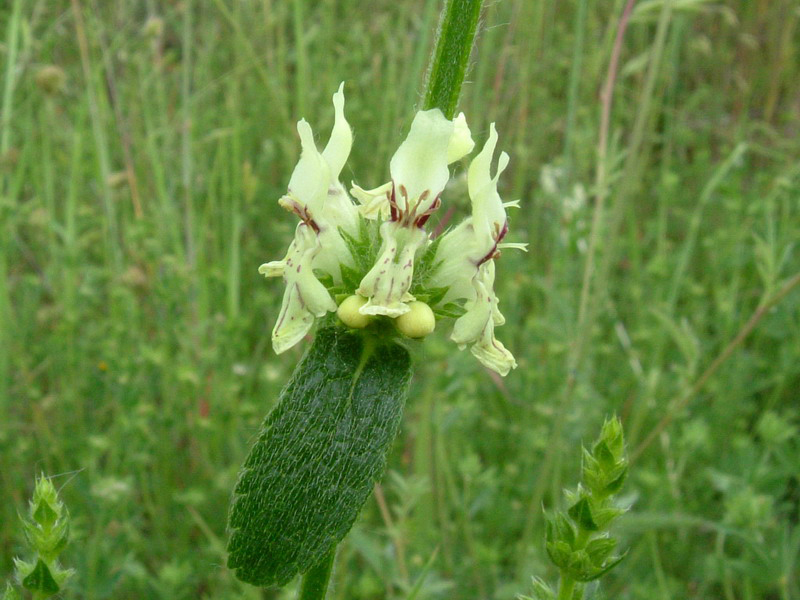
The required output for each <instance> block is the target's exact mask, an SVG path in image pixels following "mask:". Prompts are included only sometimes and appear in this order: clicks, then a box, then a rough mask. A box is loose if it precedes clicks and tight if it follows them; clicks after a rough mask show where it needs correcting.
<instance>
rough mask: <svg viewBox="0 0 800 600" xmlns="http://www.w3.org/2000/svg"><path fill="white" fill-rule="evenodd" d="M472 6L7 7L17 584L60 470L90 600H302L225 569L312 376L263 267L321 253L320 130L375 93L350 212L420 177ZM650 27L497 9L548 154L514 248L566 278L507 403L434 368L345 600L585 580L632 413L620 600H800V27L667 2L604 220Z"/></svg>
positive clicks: (592, 14) (538, 166)
mask: <svg viewBox="0 0 800 600" xmlns="http://www.w3.org/2000/svg"><path fill="white" fill-rule="evenodd" d="M440 4H441V3H440V1H439V0H403V1H402V2H397V1H395V0H391V1H389V0H374V1H371V2H369V3H365V2H360V1H356V0H340V1H336V2H335V1H333V0H325V1H312V0H292V1H288V0H287V1H279V0H247V1H241V2H238V1H237V2H234V1H232V0H202V1H201V0H182V1H180V2H178V1H172V2H166V1H165V2H157V1H155V0H147V1H139V0H117V1H115V2H105V1H101V0H71V1H70V2H68V1H66V0H8V1H6V2H3V3H2V7H0V27H1V29H0V31H3V32H4V39H3V45H2V46H1V47H0V59H1V60H0V64H2V65H3V66H2V76H0V81H1V82H2V86H3V87H2V90H0V94H1V96H0V97H1V98H2V100H1V101H2V133H1V134H0V182H1V184H2V187H1V188H0V573H3V574H6V573H11V570H12V565H11V558H12V556H13V555H14V554H15V553H17V552H19V549H20V545H19V544H20V541H21V540H20V536H21V531H20V529H19V526H18V522H17V519H16V513H17V511H19V510H22V509H23V508H24V502H25V501H26V499H27V498H28V497H29V496H30V492H31V489H32V486H33V483H34V475H35V474H36V473H38V472H40V471H43V472H44V473H47V474H51V475H56V478H55V480H54V481H55V483H56V485H57V486H59V487H61V486H63V488H62V491H61V495H62V498H63V500H64V501H65V503H66V504H67V506H68V507H69V509H70V511H71V514H72V516H73V522H74V524H75V527H74V541H73V543H72V545H71V547H70V550H69V551H68V552H67V553H65V555H64V556H63V560H64V563H65V564H66V565H67V566H71V567H74V568H75V569H76V570H77V575H76V577H75V579H74V580H73V582H72V584H71V591H70V592H69V593H68V594H67V595H66V597H67V598H115V599H122V598H165V599H167V598H168V599H179V598H201V597H202V598H259V597H264V598H288V597H291V596H290V593H289V592H265V593H264V594H263V596H262V593H261V592H260V591H258V590H255V589H252V588H248V587H247V586H244V585H242V584H239V583H238V582H237V581H236V580H235V579H234V578H233V577H232V575H231V574H230V573H229V572H228V571H227V570H226V569H225V567H224V561H225V556H224V545H225V540H226V534H225V520H226V511H227V506H228V498H229V493H230V490H231V488H232V486H233V483H234V480H235V477H236V472H237V469H238V467H239V465H240V463H241V461H242V459H243V457H244V456H245V453H246V450H247V448H248V446H249V444H250V442H251V440H252V437H253V435H254V433H255V432H256V430H257V427H258V424H259V422H260V421H261V419H262V418H263V416H264V415H265V413H266V412H267V411H268V410H269V409H270V407H271V406H272V403H273V402H274V400H275V398H276V396H277V392H278V390H279V388H280V387H281V385H282V384H283V383H284V382H285V381H286V379H287V376H288V374H289V373H290V371H291V369H292V367H293V366H294V364H295V363H296V361H297V359H298V357H299V355H300V353H301V352H302V350H303V348H296V349H295V351H292V352H289V353H287V354H286V355H283V356H280V357H276V356H274V355H273V353H272V351H271V348H270V344H269V335H270V330H271V327H272V323H273V321H274V316H275V314H276V311H277V308H278V306H279V302H280V295H281V293H282V286H281V284H280V283H279V282H276V281H264V280H263V278H261V277H260V276H259V275H258V273H257V271H256V269H257V267H258V265H259V264H261V263H262V262H264V261H266V260H271V259H275V258H278V257H280V256H282V253H283V251H284V249H285V247H286V244H287V243H288V240H289V238H290V234H291V229H292V227H293V220H292V219H291V218H288V216H287V215H286V214H285V213H284V212H283V211H282V210H280V209H279V207H278V205H277V202H276V201H277V198H278V197H279V196H280V195H281V194H282V193H283V191H284V190H285V186H286V183H287V181H288V177H289V174H290V172H291V169H292V167H293V165H294V162H295V160H296V158H297V155H298V150H299V142H298V140H297V138H296V134H295V131H294V126H295V121H296V120H297V119H298V118H299V117H301V116H305V117H306V118H307V119H309V120H310V121H311V122H312V123H313V125H314V126H315V130H316V131H317V132H318V133H319V134H320V135H321V136H323V137H324V136H327V128H328V127H329V126H330V125H331V123H332V116H333V115H332V110H331V107H330V96H331V94H332V93H333V91H335V89H336V87H337V85H338V83H339V82H340V81H341V80H344V81H346V94H347V107H346V110H347V115H348V119H349V120H350V122H351V124H352V125H353V127H354V129H355V132H356V145H355V147H354V152H353V155H352V157H351V160H350V162H349V164H348V166H347V167H346V170H345V173H344V178H345V181H349V179H350V178H351V177H353V174H354V173H357V174H358V178H359V179H358V183H360V184H362V185H364V186H365V187H369V186H373V185H377V184H379V183H382V182H383V181H384V180H385V179H386V175H387V172H386V171H387V169H386V166H387V164H388V162H387V161H388V157H389V156H390V155H391V153H392V152H393V151H394V149H395V147H396V145H397V144H398V142H399V141H400V140H401V139H402V135H403V132H404V130H405V129H404V128H405V127H407V125H408V123H409V122H410V118H411V117H412V115H413V112H412V109H413V107H414V106H415V103H417V102H418V101H419V90H420V84H421V80H422V78H423V75H424V68H425V64H426V61H427V58H428V55H429V52H430V47H431V43H432V33H433V29H434V26H435V21H436V15H437V13H438V10H439V8H440ZM624 4H625V2H624V1H623V0H597V1H595V2H589V1H588V0H572V1H569V2H567V1H561V2H558V1H557V0H538V1H536V2H533V1H526V0H503V1H500V2H492V3H490V4H489V5H488V6H487V9H486V11H485V17H484V23H483V30H482V34H481V37H480V40H479V50H478V52H477V53H476V55H475V57H474V67H473V69H472V71H471V74H470V76H469V80H470V83H469V84H468V85H467V86H466V88H465V91H464V95H463V99H462V103H461V109H463V110H464V111H465V112H466V113H467V115H468V118H469V120H470V123H471V125H472V129H473V132H474V134H475V137H476V138H477V139H478V140H479V141H482V140H483V139H485V136H486V134H487V131H488V124H489V123H490V122H492V121H497V127H498V130H499V132H500V136H501V137H500V146H501V147H502V148H504V149H505V150H507V151H508V152H509V153H510V154H511V156H512V162H511V166H510V167H509V170H508V171H507V172H506V174H505V175H504V177H503V180H502V186H503V188H504V197H505V198H507V199H513V198H521V200H522V202H521V205H522V208H521V209H520V210H518V211H516V212H513V213H512V234H511V235H510V238H509V239H513V240H515V241H528V242H530V245H531V247H530V252H529V253H528V254H526V255H522V254H521V253H508V255H507V256H504V257H503V259H502V260H501V261H500V263H499V269H498V288H499V296H500V299H501V304H502V309H503V312H504V313H505V314H506V316H507V318H508V323H507V324H506V326H505V327H503V328H502V329H500V330H499V331H498V334H499V336H500V338H501V339H502V340H503V341H504V342H505V343H506V345H507V346H508V347H509V348H510V349H512V350H513V352H514V354H515V355H516V356H517V359H518V361H519V363H520V366H519V368H518V369H517V370H516V371H514V372H513V373H512V374H511V375H510V376H509V377H508V378H506V379H504V380H500V379H498V378H494V377H492V376H490V374H489V373H487V372H486V371H484V370H483V369H482V368H480V367H479V366H478V363H477V362H476V361H475V360H474V359H473V358H472V357H471V356H470V355H469V353H467V352H464V353H460V354H458V353H455V351H454V347H453V345H452V343H451V342H449V341H448V340H447V334H448V333H447V332H446V331H441V332H438V333H437V334H436V335H434V336H432V338H431V339H429V340H428V341H426V343H425V344H424V345H419V346H416V347H415V348H416V349H415V355H416V365H417V366H416V377H415V380H414V382H413V386H412V391H411V396H410V399H409V402H408V406H407V410H406V417H405V421H404V425H403V429H402V432H401V434H400V437H399V438H398V441H397V443H396V444H395V450H394V452H393V455H392V459H391V462H390V471H389V472H388V473H387V475H386V477H385V478H384V481H383V483H382V485H381V486H380V488H379V489H378V490H377V493H376V495H375V499H374V500H371V501H370V502H369V503H368V505H367V509H366V510H365V512H364V514H363V515H362V517H361V518H360V520H359V522H358V524H357V526H356V528H355V529H354V530H353V532H352V533H351V534H350V536H349V537H348V538H347V540H346V541H345V543H344V544H343V545H342V548H341V552H340V554H339V557H338V560H337V569H336V574H335V585H336V589H335V593H334V594H332V597H333V598H338V599H344V598H347V599H378V598H384V597H386V598H392V599H399V598H406V597H407V594H408V591H409V590H410V588H411V586H413V585H414V582H416V581H417V580H418V578H419V577H420V575H421V574H423V573H425V574H426V578H425V580H424V583H423V585H422V588H421V590H420V592H419V595H418V596H417V598H431V599H434V598H448V599H449V598H452V599H478V598H480V599H495V598H496V599H500V598H502V599H509V598H513V597H514V595H515V593H518V592H526V591H527V589H528V582H529V578H530V576H531V575H534V574H536V575H540V576H545V577H548V578H550V579H551V580H552V579H553V578H554V576H555V573H554V572H553V571H552V570H548V569H551V567H550V566H549V563H548V561H547V560H546V557H545V554H544V549H543V543H544V542H543V516H542V505H544V506H546V507H554V506H556V505H558V504H559V502H560V501H561V490H562V488H563V487H565V486H570V485H573V484H574V482H576V481H577V477H578V471H579V456H580V452H579V450H580V443H581V442H582V441H585V442H586V443H588V442H590V441H591V440H592V439H594V438H595V437H596V435H597V432H598V431H599V428H600V425H601V423H602V421H603V418H604V416H605V415H607V414H609V413H612V412H616V413H618V414H619V415H620V416H621V417H622V418H623V420H624V424H625V429H626V436H627V439H628V442H629V447H630V449H631V451H632V458H633V459H634V460H633V464H632V469H631V472H632V474H631V478H630V480H629V482H628V484H627V485H626V488H625V492H626V494H627V502H629V503H632V504H633V509H632V511H631V512H630V513H629V514H628V515H626V517H625V518H623V519H622V520H621V524H620V528H619V530H618V531H619V533H620V537H621V538H622V539H621V546H622V547H623V548H624V547H629V548H630V553H629V555H628V557H627V558H626V560H625V561H624V562H623V563H622V565H621V566H620V567H618V568H617V569H616V570H615V571H614V572H613V573H612V574H611V576H610V577H609V578H608V579H607V580H605V582H604V585H603V588H604V590H605V594H606V596H607V597H608V598H630V599H643V600H653V599H667V598H724V599H726V600H733V599H736V598H747V599H750V598H752V599H755V598H759V599H761V598H764V599H780V600H787V599H789V598H798V597H800V588H799V587H798V585H799V584H798V580H797V573H798V566H797V563H798V553H800V525H798V512H799V511H800V508H799V506H800V481H799V480H798V472H799V469H798V465H800V441H798V436H797V427H798V406H799V405H798V400H799V399H800V342H799V341H798V340H800V291H798V290H797V289H793V290H791V291H789V293H786V294H783V295H780V292H781V288H782V286H784V285H786V282H787V281H789V285H790V286H791V285H792V281H795V283H796V280H790V278H791V277H793V276H794V275H795V274H796V273H797V272H798V271H800V256H798V249H797V247H796V243H797V240H798V239H800V202H798V200H800V137H799V136H798V134H800V27H799V26H798V21H800V9H799V8H798V5H797V3H796V2H794V1H792V0H727V1H719V2H707V1H703V0H639V1H638V2H636V8H635V10H634V13H633V16H632V19H631V22H630V25H629V28H628V31H627V33H626V36H625V40H624V44H623V46H622V54H621V61H620V71H619V76H618V80H617V84H616V87H615V89H614V107H613V112H612V115H611V124H610V129H609V144H608V153H607V155H606V158H605V160H604V161H603V162H602V163H601V166H602V167H603V168H604V169H605V170H606V173H607V177H606V178H605V179H603V178H602V177H601V180H600V181H601V186H600V187H598V186H597V185H596V181H597V179H596V172H597V169H598V160H599V156H598V136H599V125H598V124H599V121H600V114H601V102H600V100H599V91H600V89H601V86H602V84H603V82H604V80H605V78H606V72H607V69H608V65H609V60H610V57H611V54H612V46H613V41H614V35H615V33H616V30H617V24H618V22H619V18H620V15H621V14H622V10H623V5H624ZM600 159H601V160H602V155H600ZM460 172H461V173H462V174H463V170H461V171H460ZM603 181H605V182H606V183H607V185H602V184H603ZM446 196H447V197H446V199H445V202H446V204H445V207H444V208H443V210H442V215H443V218H447V219H459V218H460V217H461V215H463V214H466V212H467V210H468V206H467V202H466V200H465V195H464V189H463V186H462V185H461V184H456V185H455V186H454V187H453V188H452V189H451V190H449V192H448V193H447V194H446ZM598 198H600V199H601V201H600V202H598ZM597 215H599V217H600V220H599V224H600V227H599V228H598V229H596V237H595V240H596V246H595V250H594V251H592V243H591V239H592V236H591V231H592V223H593V219H595V218H596V216H597ZM590 254H591V255H592V256H593V257H594V258H593V260H592V261H589V260H587V257H588V256H589V255H590ZM784 291H786V288H784ZM776 294H778V295H779V296H778V297H777V298H776ZM770 299H777V301H776V302H770ZM754 312H755V320H754V321H752V322H751V324H754V325H755V326H754V327H751V328H749V329H748V328H747V323H748V320H749V319H751V316H752V315H753V314H754ZM743 327H744V328H745V329H744V330H743V329H742V328H743ZM742 334H747V335H742ZM737 336H738V337H737ZM726 348H727V350H726ZM715 360H716V362H715ZM709 367H711V369H710V370H709ZM665 417H666V418H667V419H669V423H664V424H665V425H666V427H663V430H661V429H655V428H656V427H657V424H658V423H659V422H660V421H661V420H662V419H664V418H665Z"/></svg>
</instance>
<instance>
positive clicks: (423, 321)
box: [395, 301, 436, 338]
mask: <svg viewBox="0 0 800 600" xmlns="http://www.w3.org/2000/svg"><path fill="white" fill-rule="evenodd" d="M408 307H409V309H410V310H409V311H408V312H407V313H405V314H402V315H400V316H399V317H397V319H395V325H397V329H398V330H399V331H400V333H402V334H403V335H406V336H408V337H410V338H424V337H425V336H426V335H428V334H429V333H432V332H433V330H434V328H435V327H436V317H434V316H433V311H432V310H431V307H430V306H428V305H427V304H425V303H424V302H418V301H416V302H409V303H408Z"/></svg>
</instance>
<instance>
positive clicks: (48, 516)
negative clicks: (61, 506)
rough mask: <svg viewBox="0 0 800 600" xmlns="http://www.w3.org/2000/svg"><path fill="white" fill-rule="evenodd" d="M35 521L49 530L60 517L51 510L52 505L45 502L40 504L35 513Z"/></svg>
mask: <svg viewBox="0 0 800 600" xmlns="http://www.w3.org/2000/svg"><path fill="white" fill-rule="evenodd" d="M33 519H34V521H36V522H37V523H38V524H39V525H40V526H42V527H43V528H49V527H51V526H52V525H53V523H55V522H56V519H58V515H57V514H56V511H54V510H53V509H52V508H50V504H49V503H48V502H46V501H44V500H42V501H41V502H39V503H38V504H37V506H36V508H35V509H34V511H33Z"/></svg>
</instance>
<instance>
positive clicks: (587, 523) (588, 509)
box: [569, 496, 599, 531]
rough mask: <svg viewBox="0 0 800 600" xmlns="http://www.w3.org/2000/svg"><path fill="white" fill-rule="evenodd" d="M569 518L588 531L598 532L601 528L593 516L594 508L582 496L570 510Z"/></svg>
mask: <svg viewBox="0 0 800 600" xmlns="http://www.w3.org/2000/svg"><path fill="white" fill-rule="evenodd" d="M569 516H570V517H572V520H573V521H575V522H576V523H578V525H580V527H581V528H582V529H585V530H586V531H597V530H598V529H599V527H598V526H597V523H595V520H594V517H593V516H592V506H591V504H590V503H589V499H588V498H587V497H586V496H582V497H581V498H580V500H578V501H577V502H576V503H575V504H573V505H572V507H570V509H569Z"/></svg>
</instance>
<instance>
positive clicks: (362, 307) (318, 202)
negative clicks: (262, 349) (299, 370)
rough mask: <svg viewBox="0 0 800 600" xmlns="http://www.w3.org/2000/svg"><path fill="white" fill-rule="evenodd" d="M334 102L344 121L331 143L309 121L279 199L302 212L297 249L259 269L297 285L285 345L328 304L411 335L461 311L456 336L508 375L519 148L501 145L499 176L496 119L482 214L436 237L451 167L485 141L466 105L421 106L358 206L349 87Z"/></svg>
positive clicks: (288, 297)
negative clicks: (508, 175)
mask: <svg viewBox="0 0 800 600" xmlns="http://www.w3.org/2000/svg"><path fill="white" fill-rule="evenodd" d="M333 106H334V110H335V121H334V125H333V130H332V132H331V135H330V139H329V140H328V143H327V145H326V146H325V148H324V149H323V150H322V152H320V151H319V149H318V148H317V146H316V144H315V143H314V136H313V133H312V130H311V127H310V125H309V124H308V123H307V122H306V121H305V120H304V119H303V120H301V121H300V122H299V123H298V124H297V131H298V133H299V134H300V141H301V144H302V152H301V156H300V160H299V162H298V163H297V166H296V167H295V169H294V172H293V173H292V176H291V179H290V180H289V189H288V192H287V194H286V195H285V196H283V197H282V198H281V199H280V201H279V203H280V205H281V206H283V207H284V208H285V209H287V210H289V211H290V212H293V213H294V214H295V215H296V216H297V217H298V218H299V220H300V221H299V223H298V225H297V228H296V230H295V236H294V240H293V241H292V243H291V244H290V245H289V250H288V252H287V254H286V256H285V258H284V259H283V260H280V261H273V262H270V263H266V264H264V265H261V267H260V268H259V272H260V273H262V274H263V275H265V276H267V277H276V276H282V277H283V279H284V281H285V283H286V290H285V293H284V296H283V304H282V306H281V311H280V314H279V316H278V320H277V322H276V324H275V328H274V330H273V332H272V344H273V347H274V349H275V352H277V353H281V352H284V351H285V350H287V349H288V348H290V347H292V346H294V345H295V344H296V343H297V342H298V341H300V340H301V339H302V338H303V336H305V335H306V333H308V331H309V329H310V328H311V326H312V325H313V323H314V320H315V319H316V318H318V317H322V316H324V315H325V314H326V313H328V312H337V314H338V315H339V318H340V319H341V320H342V321H343V322H344V323H345V324H346V325H348V326H350V327H366V326H368V325H369V324H370V323H371V322H373V321H374V320H375V319H381V318H384V319H386V318H388V319H392V320H393V321H394V323H395V325H396V326H397V329H398V330H399V331H400V332H401V333H403V334H405V335H407V336H409V337H424V336H425V335H427V334H428V333H430V332H432V331H433V329H434V326H435V322H436V318H437V317H439V318H442V317H443V316H445V315H447V316H452V317H455V319H456V320H455V325H454V328H453V333H452V335H451V339H452V340H453V341H454V342H455V343H456V344H458V346H459V347H460V348H461V349H463V348H465V347H466V346H471V350H472V353H473V354H474V355H475V356H476V357H477V358H478V360H480V361H481V362H482V363H483V364H484V365H486V366H487V367H489V368H490V369H492V370H494V371H496V372H497V373H499V374H501V375H506V374H507V373H508V372H509V370H511V369H512V368H514V367H516V366H517V365H516V361H515V360H514V357H513V355H512V354H511V353H510V352H509V351H508V350H507V349H506V348H505V347H504V346H503V344H502V343H501V342H499V341H498V340H497V339H496V338H495V336H494V328H495V327H496V326H498V325H502V324H503V322H504V320H505V319H504V318H503V315H502V314H501V313H500V310H499V308H498V301H497V296H496V295H495V293H494V277H495V264H494V261H495V259H496V258H498V257H499V255H500V250H501V249H503V248H520V249H524V248H525V244H515V243H507V242H503V239H504V237H505V235H506V233H507V232H508V219H507V217H506V208H507V207H509V206H516V203H515V202H503V201H502V200H501V198H500V196H499V194H498V192H497V182H498V178H499V177H500V174H501V173H502V172H503V170H504V169H505V168H506V166H507V165H508V155H507V154H506V153H505V152H501V153H500V157H499V160H498V162H497V166H496V168H495V172H494V174H492V166H493V162H494V158H493V157H494V152H495V147H496V145H497V132H496V131H495V128H494V124H492V126H491V131H490V135H489V139H488V140H487V141H486V143H485V145H484V147H483V149H482V150H481V151H480V152H479V153H478V154H477V155H476V156H475V158H473V159H472V162H471V163H470V166H469V170H468V172H467V187H468V192H469V197H470V200H471V203H472V216H471V217H469V218H467V219H466V220H465V221H464V222H462V223H461V224H460V225H458V226H457V227H455V228H453V229H451V230H449V231H448V232H446V233H445V234H443V235H441V236H439V237H438V238H436V239H435V240H432V239H431V236H430V234H429V233H428V232H427V231H426V230H425V224H426V222H427V221H428V219H429V218H430V216H431V215H432V214H433V213H434V212H435V211H436V210H437V209H438V208H439V206H440V205H441V195H442V192H443V191H444V189H445V186H446V185H447V182H448V180H449V179H450V171H449V168H448V165H450V164H451V163H453V162H455V161H458V160H460V159H462V158H464V157H465V156H466V155H467V154H469V153H470V152H471V151H472V149H473V148H474V146H475V144H474V142H473V141H472V136H471V134H470V130H469V127H468V126H467V122H466V119H465V118H464V115H463V113H462V114H460V115H458V117H457V118H455V119H453V120H449V119H447V118H445V116H444V114H443V113H442V112H441V111H440V110H439V109H433V110H426V111H420V112H418V113H417V114H416V116H415V117H414V121H413V123H412V124H411V131H410V132H409V134H408V137H407V138H406V139H405V141H403V143H402V144H400V147H399V148H398V149H397V152H395V154H394V156H393V157H392V159H391V162H390V164H389V172H390V174H391V180H390V181H389V182H387V183H385V184H383V185H381V186H379V187H377V188H375V189H371V190H365V189H363V188H361V187H359V186H357V185H355V184H353V187H352V189H351V190H350V194H351V195H352V197H353V198H355V199H356V200H357V203H356V202H354V201H353V200H351V197H350V195H348V193H347V191H346V190H345V189H344V187H343V186H342V184H341V182H340V181H339V175H340V173H341V171H342V168H343V167H344V164H345V162H346V161H347V158H348V156H349V154H350V150H351V147H352V143H353V134H352V131H351V130H350V126H349V124H348V123H347V120H346V119H345V116H344V93H343V84H342V86H340V87H339V90H338V91H337V92H336V93H335V94H334V95H333ZM375 230H377V234H376V233H375ZM371 232H372V233H371ZM365 256H368V257H369V260H368V264H366V265H365V263H364V258H365ZM423 263H424V264H423ZM423 267H424V268H423ZM354 274H356V275H357V276H356V277H355V278H354V277H353V275H354ZM420 290H421V291H422V293H420ZM412 291H414V293H412ZM415 294H416V295H415ZM340 297H341V301H338V299H339V298H340ZM423 297H424V298H423Z"/></svg>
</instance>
